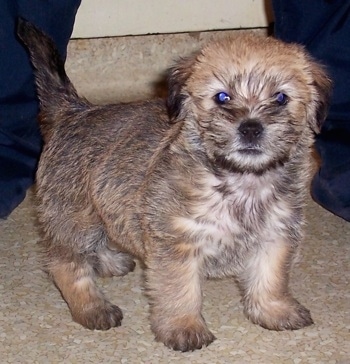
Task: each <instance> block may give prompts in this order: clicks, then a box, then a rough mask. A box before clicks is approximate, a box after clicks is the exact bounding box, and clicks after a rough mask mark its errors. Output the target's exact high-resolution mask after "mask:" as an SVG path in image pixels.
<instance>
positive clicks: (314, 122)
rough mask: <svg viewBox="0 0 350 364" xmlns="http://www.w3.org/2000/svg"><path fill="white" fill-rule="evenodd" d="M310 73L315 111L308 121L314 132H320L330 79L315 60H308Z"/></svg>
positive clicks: (330, 87)
mask: <svg viewBox="0 0 350 364" xmlns="http://www.w3.org/2000/svg"><path fill="white" fill-rule="evenodd" d="M310 71H311V74H312V78H313V82H312V85H313V86H314V88H315V94H314V97H313V102H314V108H315V111H314V112H313V113H312V114H313V115H311V116H310V117H309V123H310V126H311V128H312V130H313V131H314V132H315V133H317V134H318V133H320V131H321V127H322V124H323V122H324V121H325V119H326V117H327V114H328V108H329V103H330V98H331V93H332V81H331V79H330V78H329V77H328V75H327V73H326V71H325V69H324V67H322V66H321V65H320V64H318V63H316V62H315V61H313V60H311V62H310Z"/></svg>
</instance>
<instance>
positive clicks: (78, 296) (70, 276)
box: [49, 258, 123, 330]
mask: <svg viewBox="0 0 350 364" xmlns="http://www.w3.org/2000/svg"><path fill="white" fill-rule="evenodd" d="M84 260H85V259H84V258H75V259H74V260H72V261H71V262H64V261H58V260H56V261H53V262H51V264H50V267H49V273H50V275H51V276H52V278H53V280H54V282H55V284H56V286H57V287H58V289H59V290H60V292H61V294H62V296H63V298H64V299H65V301H66V302H67V304H68V306H69V308H70V311H71V314H72V317H73V320H74V321H76V322H78V323H80V324H81V325H83V326H85V327H86V328H88V329H91V330H94V329H96V330H108V329H110V328H111V327H115V326H120V325H121V321H122V318H123V314H122V311H121V310H120V308H119V307H117V306H115V305H113V304H111V303H110V302H109V301H108V300H106V298H105V297H104V295H103V293H102V292H101V291H100V290H99V289H98V288H97V286H96V284H95V282H94V270H93V268H92V266H91V265H90V264H89V263H86V261H85V262H84Z"/></svg>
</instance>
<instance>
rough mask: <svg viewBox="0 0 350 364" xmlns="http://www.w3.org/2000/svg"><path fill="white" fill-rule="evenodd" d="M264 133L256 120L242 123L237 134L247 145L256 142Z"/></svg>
mask: <svg viewBox="0 0 350 364" xmlns="http://www.w3.org/2000/svg"><path fill="white" fill-rule="evenodd" d="M263 131H264V128H263V126H262V125H261V123H259V122H258V121H256V120H247V121H243V122H242V123H241V125H240V126H239V128H238V132H239V133H240V134H241V137H242V139H243V140H244V141H246V142H248V143H254V142H256V141H257V140H258V139H259V138H260V136H261V135H262V133H263Z"/></svg>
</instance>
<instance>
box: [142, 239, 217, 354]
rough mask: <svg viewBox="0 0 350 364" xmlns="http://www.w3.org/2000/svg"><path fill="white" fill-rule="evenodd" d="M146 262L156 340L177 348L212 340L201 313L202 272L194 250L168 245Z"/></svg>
mask: <svg viewBox="0 0 350 364" xmlns="http://www.w3.org/2000/svg"><path fill="white" fill-rule="evenodd" d="M146 264H147V269H146V284H147V293H148V296H149V299H150V311H151V328H152V331H153V332H154V334H155V337H156V340H157V341H161V342H163V343H164V344H165V345H166V346H168V347H170V348H172V349H174V350H179V351H190V350H195V349H200V348H202V347H203V346H207V345H209V344H210V343H211V342H212V341H213V340H215V337H214V335H213V334H212V333H211V332H210V331H209V330H208V328H207V326H206V324H205V321H204V319H203V317H202V315H201V308H202V292H201V275H200V266H199V262H198V259H197V258H196V257H195V255H194V252H192V251H191V249H189V248H187V247H186V246H184V247H183V248H182V247H181V246H180V245H177V246H176V247H171V248H169V247H168V248H166V249H164V250H163V251H162V252H159V251H158V252H157V253H153V254H152V257H150V259H148V260H147V262H146Z"/></svg>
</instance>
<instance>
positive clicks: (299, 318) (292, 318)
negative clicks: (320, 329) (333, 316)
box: [245, 298, 314, 331]
mask: <svg viewBox="0 0 350 364" xmlns="http://www.w3.org/2000/svg"><path fill="white" fill-rule="evenodd" d="M245 313H246V315H247V316H248V317H249V318H250V319H251V320H252V321H253V322H254V323H255V324H258V325H260V326H262V327H264V328H266V329H269V330H277V331H282V330H298V329H301V328H303V327H306V326H310V325H312V324H313V323H314V322H313V320H312V318H311V314H310V311H309V310H308V309H307V308H305V307H304V306H303V305H301V304H300V303H299V302H298V301H297V300H295V299H294V298H290V299H288V300H281V301H271V302H270V304H269V305H264V307H262V306H260V307H259V306H256V307H255V308H254V309H253V310H252V309H250V310H249V309H246V310H245Z"/></svg>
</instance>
